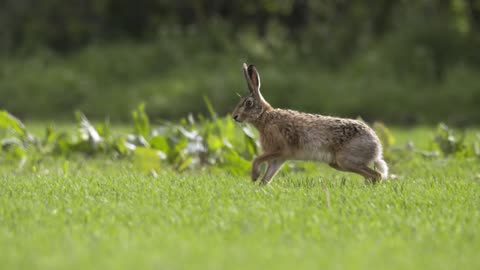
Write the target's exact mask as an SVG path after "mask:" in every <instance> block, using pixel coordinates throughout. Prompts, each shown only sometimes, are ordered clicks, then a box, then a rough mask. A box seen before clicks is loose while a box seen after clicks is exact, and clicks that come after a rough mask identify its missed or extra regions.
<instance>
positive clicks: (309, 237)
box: [0, 129, 480, 269]
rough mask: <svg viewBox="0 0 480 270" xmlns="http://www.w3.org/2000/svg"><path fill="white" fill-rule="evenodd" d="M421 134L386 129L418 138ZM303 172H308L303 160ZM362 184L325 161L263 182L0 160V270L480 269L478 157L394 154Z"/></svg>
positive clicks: (207, 173)
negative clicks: (376, 177) (381, 175)
mask: <svg viewBox="0 0 480 270" xmlns="http://www.w3.org/2000/svg"><path fill="white" fill-rule="evenodd" d="M428 136H430V133H429V131H428V129H419V130H411V131H408V132H405V131H404V132H399V134H396V137H397V139H398V142H399V143H401V142H402V141H405V140H407V138H408V139H412V138H413V140H414V142H415V143H417V144H420V145H422V144H425V142H426V140H425V138H427V137H428ZM307 166H308V167H314V166H311V165H307ZM391 167H392V172H393V173H394V174H396V175H397V177H398V178H397V179H395V180H391V181H389V182H384V183H381V184H379V185H365V184H364V181H363V180H362V179H361V178H360V177H358V176H356V175H352V174H346V173H341V172H337V171H334V170H332V169H330V168H328V167H327V166H325V165H318V166H316V169H313V170H306V171H299V172H294V171H289V172H281V173H280V174H279V175H278V176H277V177H276V178H275V179H274V181H273V182H272V184H271V185H270V186H267V187H264V188H261V187H258V186H256V185H253V184H252V183H251V182H250V180H249V179H248V176H247V175H244V176H233V175H230V174H229V173H227V172H226V171H223V170H219V169H216V168H210V169H204V170H198V171H189V172H183V173H177V172H175V171H172V170H170V169H165V170H162V171H160V172H159V173H158V175H157V176H156V177H154V176H151V175H149V174H146V173H143V172H140V171H138V170H137V169H135V168H134V167H133V165H132V164H131V163H129V162H127V161H108V160H107V159H101V158H99V159H88V160H84V159H80V158H73V159H70V160H69V161H66V160H63V159H62V158H57V159H51V158H46V159H45V160H43V161H42V162H41V163H39V164H36V165H35V166H29V167H25V169H23V170H22V171H16V170H15V169H13V167H9V166H8V165H5V164H3V165H0V179H1V180H0V265H2V269H89V268H96V269H132V268H137V269H188V268H190V269H192V268H195V269H292V268H297V269H480V257H479V256H478V251H479V250H480V236H479V227H478V225H479V224H480V164H479V162H478V159H443V158H437V159H427V158H420V157H416V158H411V159H404V160H402V161H400V162H398V163H396V164H392V166H391Z"/></svg>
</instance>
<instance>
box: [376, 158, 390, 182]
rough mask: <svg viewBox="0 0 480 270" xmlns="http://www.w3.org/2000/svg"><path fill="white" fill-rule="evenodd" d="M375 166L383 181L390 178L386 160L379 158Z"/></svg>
mask: <svg viewBox="0 0 480 270" xmlns="http://www.w3.org/2000/svg"><path fill="white" fill-rule="evenodd" d="M373 166H374V167H375V169H378V170H379V172H380V174H381V175H382V179H384V180H385V179H387V177H388V166H387V163H386V162H385V160H383V159H382V158H379V159H377V160H375V161H374V162H373Z"/></svg>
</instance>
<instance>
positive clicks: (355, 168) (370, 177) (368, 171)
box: [330, 155, 382, 183]
mask: <svg viewBox="0 0 480 270" xmlns="http://www.w3.org/2000/svg"><path fill="white" fill-rule="evenodd" d="M362 163H363V162H359V160H355V159H353V158H350V157H349V156H341V155H340V156H337V162H336V166H337V167H339V168H336V169H340V170H342V171H348V172H353V173H357V174H360V175H361V176H363V177H364V178H365V179H366V180H367V181H372V182H373V183H376V182H377V181H379V180H380V179H382V174H381V173H379V172H378V171H376V170H374V169H372V168H370V167H368V164H362ZM330 166H331V165H330ZM334 168H335V167H334Z"/></svg>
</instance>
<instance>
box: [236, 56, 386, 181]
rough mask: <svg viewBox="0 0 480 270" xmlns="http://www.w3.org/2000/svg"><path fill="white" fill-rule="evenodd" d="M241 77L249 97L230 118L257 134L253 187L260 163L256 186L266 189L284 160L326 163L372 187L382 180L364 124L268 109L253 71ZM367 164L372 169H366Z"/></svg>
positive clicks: (374, 142) (377, 149)
mask: <svg viewBox="0 0 480 270" xmlns="http://www.w3.org/2000/svg"><path fill="white" fill-rule="evenodd" d="M243 73H244V75H245V79H246V81H247V86H248V89H249V90H250V93H249V94H248V95H247V96H245V97H242V98H241V100H240V102H239V103H238V105H237V107H236V108H235V110H234V111H233V114H232V116H233V119H234V120H235V121H237V122H247V123H250V124H252V125H254V126H255V128H257V130H258V131H259V133H260V144H261V146H262V148H263V151H264V153H263V154H262V155H260V156H258V157H257V158H255V159H254V160H253V163H252V171H251V175H252V180H253V181H256V180H257V179H258V177H259V176H260V164H261V163H263V162H267V164H268V166H267V170H266V172H265V175H264V176H263V178H262V180H261V183H260V184H262V185H266V184H268V183H269V182H270V181H271V180H272V178H273V176H275V174H276V173H277V172H278V170H279V169H280V168H281V167H282V165H283V163H284V162H285V161H286V160H305V161H306V160H312V161H320V162H325V163H327V164H329V165H330V166H331V167H332V168H335V169H337V170H340V171H346V172H353V173H357V174H360V175H362V176H363V177H365V179H367V180H368V181H372V182H377V181H379V180H381V179H385V178H386V177H387V175H388V167H387V164H386V163H385V161H384V160H383V158H382V145H381V143H380V140H379V139H378V137H377V135H376V134H375V132H374V131H373V130H372V129H371V128H370V127H368V126H367V125H366V124H365V123H363V122H361V121H358V120H353V119H343V118H336V117H330V116H323V115H318V114H308V113H302V112H297V111H293V110H284V109H276V108H273V107H272V106H270V104H268V102H267V101H265V99H264V98H263V96H262V94H261V93H260V75H259V74H258V72H257V70H256V68H255V66H253V65H249V66H247V64H243ZM372 163H373V165H374V168H375V169H372V168H370V167H369V166H370V165H372ZM377 169H378V171H377Z"/></svg>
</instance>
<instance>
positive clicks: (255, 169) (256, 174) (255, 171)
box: [251, 166, 260, 182]
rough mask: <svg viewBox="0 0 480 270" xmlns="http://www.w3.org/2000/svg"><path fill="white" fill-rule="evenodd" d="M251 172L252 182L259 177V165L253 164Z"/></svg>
mask: <svg viewBox="0 0 480 270" xmlns="http://www.w3.org/2000/svg"><path fill="white" fill-rule="evenodd" d="M251 174H252V181H253V182H255V181H257V179H258V177H260V167H259V166H253V167H252V172H251Z"/></svg>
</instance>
